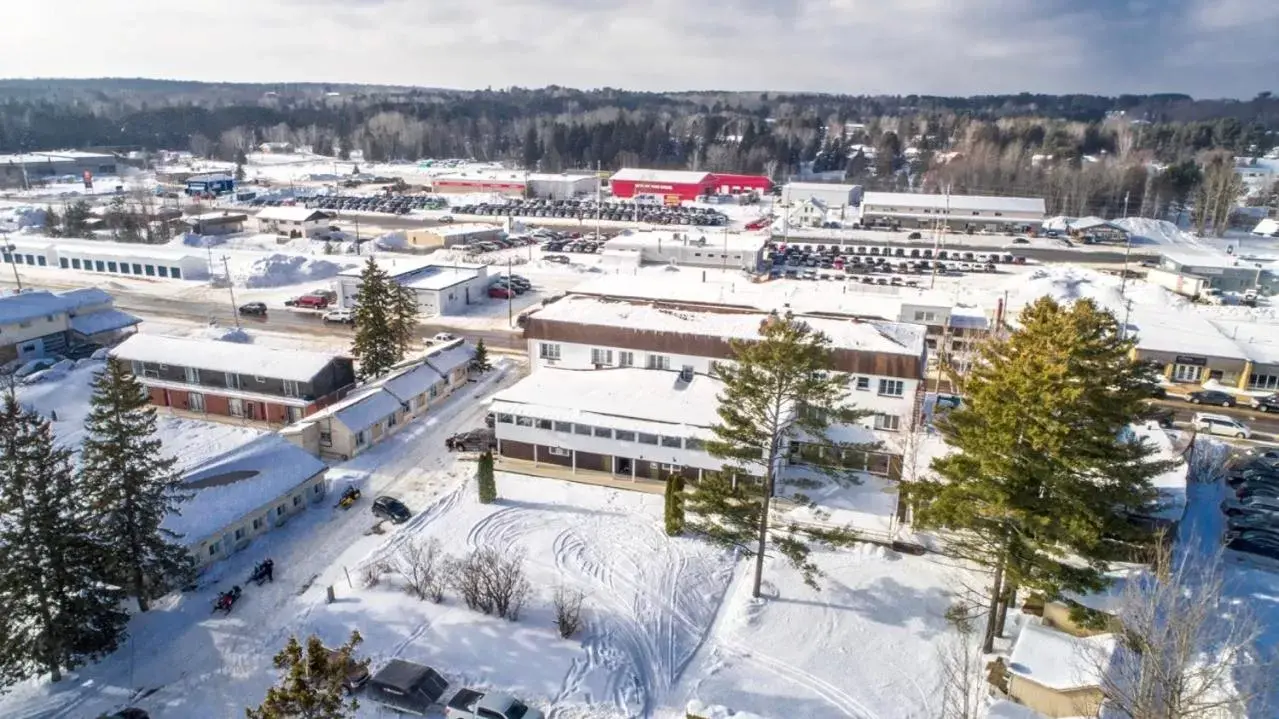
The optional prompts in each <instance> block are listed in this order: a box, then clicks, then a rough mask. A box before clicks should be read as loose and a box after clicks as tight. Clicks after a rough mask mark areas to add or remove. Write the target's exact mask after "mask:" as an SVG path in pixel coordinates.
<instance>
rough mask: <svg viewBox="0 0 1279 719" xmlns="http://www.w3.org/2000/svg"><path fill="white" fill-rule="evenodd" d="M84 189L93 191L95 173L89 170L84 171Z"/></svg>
mask: <svg viewBox="0 0 1279 719" xmlns="http://www.w3.org/2000/svg"><path fill="white" fill-rule="evenodd" d="M84 189H86V190H92V189H93V173H92V172H89V171H88V170H85V171H84Z"/></svg>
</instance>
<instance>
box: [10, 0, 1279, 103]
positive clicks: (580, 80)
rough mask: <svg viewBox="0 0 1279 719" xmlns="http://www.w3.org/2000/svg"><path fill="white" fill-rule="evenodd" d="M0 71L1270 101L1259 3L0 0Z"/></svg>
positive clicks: (1272, 37) (1267, 46)
mask: <svg viewBox="0 0 1279 719" xmlns="http://www.w3.org/2000/svg"><path fill="white" fill-rule="evenodd" d="M2 5H3V10H4V16H3V18H0V48H3V49H2V50H0V77H155V78H176V79H189V80H208V81H218V80H223V81H237V82H278V81H313V82H356V83H385V84H411V85H424V86H441V87H456V88H483V87H494V88H501V87H509V86H512V85H520V86H524V87H541V86H544V85H551V84H556V85H566V86H571V87H581V88H592V87H601V86H611V87H624V88H628V89H636V90H688V89H727V90H797V91H798V90H809V91H824V92H848V93H857V94H861V93H876V94H877V93H892V94H908V93H927V94H938V95H969V94H979V93H1002V92H1018V91H1023V90H1025V91H1032V92H1045V93H1066V92H1080V93H1105V94H1117V93H1120V92H1134V93H1144V92H1185V93H1190V94H1192V95H1195V96H1197V97H1241V98H1251V97H1253V96H1254V95H1255V94H1256V93H1257V92H1259V91H1262V90H1273V91H1277V92H1279V87H1276V85H1279V82H1277V79H1279V41H1276V37H1277V36H1276V34H1275V28H1276V26H1277V25H1279V0H212V1H209V0H186V1H184V0H4V2H3V3H2Z"/></svg>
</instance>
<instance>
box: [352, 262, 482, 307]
mask: <svg viewBox="0 0 1279 719" xmlns="http://www.w3.org/2000/svg"><path fill="white" fill-rule="evenodd" d="M361 272H363V268H362V267H357V268H353V269H349V270H346V271H345V272H342V273H341V274H339V275H338V276H337V279H335V280H334V281H333V290H334V291H335V292H337V294H338V304H339V305H340V306H342V307H354V306H355V299H356V297H357V295H359V292H360V273H361ZM387 274H388V275H390V277H391V279H392V280H394V281H395V282H397V283H398V284H400V285H401V286H403V287H407V288H409V289H411V290H413V292H414V294H416V295H417V304H418V309H419V311H421V312H422V314H425V315H455V314H460V313H462V312H465V311H466V308H467V307H468V306H469V305H473V304H477V303H480V302H486V301H488V288H489V285H490V284H492V281H493V278H492V277H489V274H488V266H487V265H475V264H468V263H465V262H454V263H449V264H443V263H441V262H440V261H438V260H422V261H417V262H404V263H400V264H397V265H396V266H394V267H391V268H389V269H387Z"/></svg>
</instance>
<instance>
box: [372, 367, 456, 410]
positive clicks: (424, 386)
mask: <svg viewBox="0 0 1279 719" xmlns="http://www.w3.org/2000/svg"><path fill="white" fill-rule="evenodd" d="M443 381H444V378H443V377H441V376H440V373H439V372H438V371H437V370H436V369H435V368H434V367H432V366H431V365H429V364H427V363H425V362H423V363H422V364H419V365H417V366H415V367H410V368H408V369H405V370H401V371H400V372H398V373H397V374H394V375H391V376H390V377H388V378H386V379H385V380H383V381H382V383H381V386H382V389H385V390H386V391H387V392H390V393H391V394H393V395H395V396H396V398H397V399H399V400H400V401H401V402H408V401H409V400H411V399H413V398H414V397H417V396H418V395H420V394H423V393H425V392H426V391H428V390H430V389H431V387H433V386H435V385H437V384H440V383H441V382H443Z"/></svg>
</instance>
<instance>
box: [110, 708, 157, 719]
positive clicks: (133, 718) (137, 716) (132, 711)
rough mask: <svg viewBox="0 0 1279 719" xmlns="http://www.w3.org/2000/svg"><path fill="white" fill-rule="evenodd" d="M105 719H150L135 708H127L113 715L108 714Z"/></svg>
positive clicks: (149, 716)
mask: <svg viewBox="0 0 1279 719" xmlns="http://www.w3.org/2000/svg"><path fill="white" fill-rule="evenodd" d="M106 719H151V715H150V714H148V713H146V712H145V711H143V710H142V709H139V708H137V707H128V708H127V709H121V710H120V711H118V712H116V713H115V714H108V715H107V717H106Z"/></svg>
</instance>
